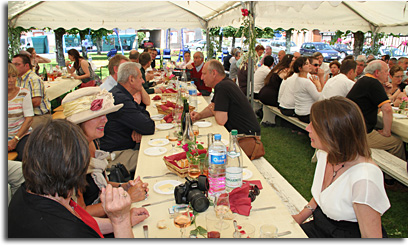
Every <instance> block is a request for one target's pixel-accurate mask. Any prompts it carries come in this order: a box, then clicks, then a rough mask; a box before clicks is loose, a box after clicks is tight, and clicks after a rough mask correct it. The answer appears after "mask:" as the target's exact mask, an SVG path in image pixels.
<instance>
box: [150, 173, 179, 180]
mask: <svg viewBox="0 0 409 246" xmlns="http://www.w3.org/2000/svg"><path fill="white" fill-rule="evenodd" d="M166 175H177V174H176V173H172V172H167V173H165V174H162V175H156V176H145V177H142V178H143V179H153V178H160V177H163V176H166Z"/></svg>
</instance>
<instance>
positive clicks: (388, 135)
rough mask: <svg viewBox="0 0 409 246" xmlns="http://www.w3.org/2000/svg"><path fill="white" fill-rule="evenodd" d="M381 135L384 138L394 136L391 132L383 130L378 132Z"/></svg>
mask: <svg viewBox="0 0 409 246" xmlns="http://www.w3.org/2000/svg"><path fill="white" fill-rule="evenodd" d="M378 132H379V134H381V135H382V136H384V137H390V136H391V135H392V134H391V133H390V132H389V133H387V132H386V131H384V130H383V129H381V130H378Z"/></svg>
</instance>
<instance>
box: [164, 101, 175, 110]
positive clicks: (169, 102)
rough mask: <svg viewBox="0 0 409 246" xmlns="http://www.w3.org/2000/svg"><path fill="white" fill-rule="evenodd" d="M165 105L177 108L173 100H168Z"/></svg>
mask: <svg viewBox="0 0 409 246" xmlns="http://www.w3.org/2000/svg"><path fill="white" fill-rule="evenodd" d="M165 106H166V107H171V108H175V103H173V102H171V101H166V103H165Z"/></svg>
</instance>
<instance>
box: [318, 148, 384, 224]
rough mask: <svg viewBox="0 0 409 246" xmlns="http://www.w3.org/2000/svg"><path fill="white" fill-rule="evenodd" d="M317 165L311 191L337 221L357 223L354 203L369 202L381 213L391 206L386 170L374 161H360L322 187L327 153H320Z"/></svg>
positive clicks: (328, 213)
mask: <svg viewBox="0 0 409 246" xmlns="http://www.w3.org/2000/svg"><path fill="white" fill-rule="evenodd" d="M317 159H318V162H317V167H316V169H315V174H314V181H313V183H312V187H311V193H312V196H313V197H314V199H315V201H316V202H317V204H318V206H320V207H321V209H322V211H323V212H324V214H325V215H327V216H328V217H329V218H331V219H333V220H337V221H340V220H343V221H351V222H357V219H356V215H355V211H354V208H353V203H359V204H366V205H368V206H370V207H371V208H372V209H374V210H375V211H377V212H379V213H380V214H381V215H382V214H383V213H385V212H386V211H387V210H388V209H389V208H390V206H391V205H390V203H389V199H388V196H387V195H386V192H385V187H384V185H383V174H382V171H381V170H380V169H379V167H377V166H376V165H374V164H372V163H365V162H363V163H359V164H356V165H354V166H352V167H350V168H349V169H348V170H346V171H345V172H344V173H342V174H341V175H340V176H339V177H338V178H337V179H336V180H335V181H334V182H333V183H332V184H330V185H329V186H328V187H327V188H326V189H324V190H323V191H321V190H322V184H323V181H324V173H325V166H326V163H327V153H326V152H325V151H322V150H319V151H318V152H317Z"/></svg>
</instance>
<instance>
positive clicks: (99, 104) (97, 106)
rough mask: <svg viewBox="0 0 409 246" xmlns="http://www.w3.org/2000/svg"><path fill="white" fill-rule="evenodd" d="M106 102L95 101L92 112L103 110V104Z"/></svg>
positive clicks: (92, 104) (101, 100)
mask: <svg viewBox="0 0 409 246" xmlns="http://www.w3.org/2000/svg"><path fill="white" fill-rule="evenodd" d="M103 101H104V100H103V99H95V100H94V101H92V103H91V108H90V109H91V111H97V110H100V109H101V108H102V102H103Z"/></svg>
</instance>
